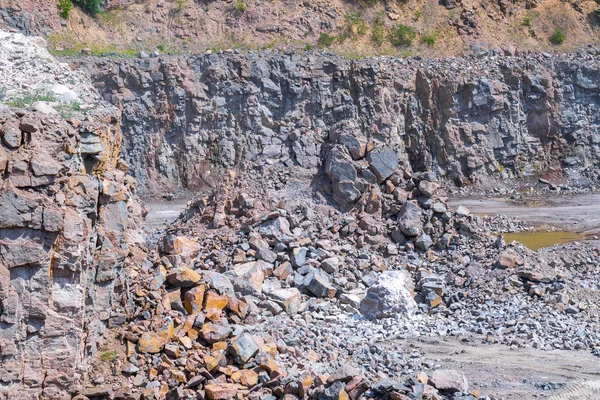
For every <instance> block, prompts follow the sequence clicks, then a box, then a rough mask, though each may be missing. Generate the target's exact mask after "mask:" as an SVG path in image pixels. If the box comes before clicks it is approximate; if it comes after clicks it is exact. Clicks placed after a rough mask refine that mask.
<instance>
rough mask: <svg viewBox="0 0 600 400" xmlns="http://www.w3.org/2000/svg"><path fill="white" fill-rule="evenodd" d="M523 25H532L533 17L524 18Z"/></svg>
mask: <svg viewBox="0 0 600 400" xmlns="http://www.w3.org/2000/svg"><path fill="white" fill-rule="evenodd" d="M523 26H531V17H525V18H523Z"/></svg>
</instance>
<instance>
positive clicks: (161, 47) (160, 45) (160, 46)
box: [156, 44, 165, 53]
mask: <svg viewBox="0 0 600 400" xmlns="http://www.w3.org/2000/svg"><path fill="white" fill-rule="evenodd" d="M156 48H157V49H158V51H160V52H161V53H164V51H165V45H164V44H159V45H158V46H156Z"/></svg>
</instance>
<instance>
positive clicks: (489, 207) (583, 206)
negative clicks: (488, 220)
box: [448, 194, 600, 233]
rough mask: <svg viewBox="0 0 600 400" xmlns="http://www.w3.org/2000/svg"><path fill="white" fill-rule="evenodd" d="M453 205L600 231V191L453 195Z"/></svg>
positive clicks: (559, 225)
mask: <svg viewBox="0 0 600 400" xmlns="http://www.w3.org/2000/svg"><path fill="white" fill-rule="evenodd" d="M448 203H449V205H450V206H451V207H458V206H459V205H463V206H466V207H468V208H469V209H470V210H471V212H473V213H475V214H484V215H494V214H502V215H508V216H514V217H518V218H520V219H521V220H523V221H526V222H529V223H531V224H533V225H535V226H544V225H550V226H555V227H558V228H561V229H566V230H572V231H582V232H589V233H596V232H600V194H583V195H572V196H561V195H550V194H546V195H542V196H532V197H526V198H524V199H523V200H519V201H514V200H511V199H508V198H486V197H472V198H454V199H450V200H449V201H448Z"/></svg>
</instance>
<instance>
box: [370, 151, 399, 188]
mask: <svg viewBox="0 0 600 400" xmlns="http://www.w3.org/2000/svg"><path fill="white" fill-rule="evenodd" d="M367 161H368V162H369V169H370V170H371V172H373V173H374V174H375V176H376V177H377V182H379V183H381V182H383V181H384V180H386V179H387V178H389V177H390V176H391V175H392V174H393V173H394V172H395V171H396V169H397V168H398V155H397V154H396V152H395V151H394V150H392V149H390V148H389V147H383V148H381V149H376V150H372V151H371V152H369V154H368V155H367Z"/></svg>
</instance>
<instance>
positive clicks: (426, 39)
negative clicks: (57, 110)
mask: <svg viewBox="0 0 600 400" xmlns="http://www.w3.org/2000/svg"><path fill="white" fill-rule="evenodd" d="M421 43H425V44H426V45H428V46H433V45H434V44H435V35H434V34H433V33H428V34H426V35H423V37H422V38H421Z"/></svg>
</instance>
